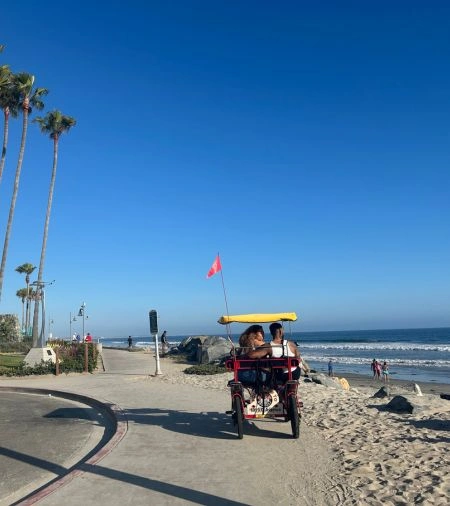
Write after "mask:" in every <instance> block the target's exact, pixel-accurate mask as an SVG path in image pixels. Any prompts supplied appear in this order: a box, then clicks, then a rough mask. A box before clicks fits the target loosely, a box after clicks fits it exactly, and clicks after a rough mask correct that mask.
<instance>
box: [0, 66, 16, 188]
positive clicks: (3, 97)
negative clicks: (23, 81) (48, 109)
mask: <svg viewBox="0 0 450 506" xmlns="http://www.w3.org/2000/svg"><path fill="white" fill-rule="evenodd" d="M0 107H1V109H2V110H3V116H4V122H3V123H4V124H3V146H2V156H1V158H0V182H1V180H2V176H3V168H4V167H5V160H6V147H7V145H8V135H9V117H10V116H12V117H13V118H17V116H18V114H19V96H18V93H17V89H16V88H15V87H14V85H13V74H12V73H11V71H10V70H9V66H8V65H2V66H1V67H0Z"/></svg>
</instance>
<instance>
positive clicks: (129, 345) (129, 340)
mask: <svg viewBox="0 0 450 506" xmlns="http://www.w3.org/2000/svg"><path fill="white" fill-rule="evenodd" d="M132 346H133V338H132V337H131V336H128V348H131V347H132Z"/></svg>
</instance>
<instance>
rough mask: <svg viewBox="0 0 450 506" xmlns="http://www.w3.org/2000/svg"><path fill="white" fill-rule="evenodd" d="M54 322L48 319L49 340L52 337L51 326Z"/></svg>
mask: <svg viewBox="0 0 450 506" xmlns="http://www.w3.org/2000/svg"><path fill="white" fill-rule="evenodd" d="M53 323H54V321H53V320H52V319H51V318H49V320H48V338H49V339H51V338H52V337H53V336H52V325H53Z"/></svg>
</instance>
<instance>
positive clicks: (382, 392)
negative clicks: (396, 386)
mask: <svg viewBox="0 0 450 506" xmlns="http://www.w3.org/2000/svg"><path fill="white" fill-rule="evenodd" d="M390 395H391V392H390V390H389V387H381V388H380V389H379V390H378V391H377V392H375V393H374V394H373V396H372V397H376V398H377V399H383V398H384V397H390Z"/></svg>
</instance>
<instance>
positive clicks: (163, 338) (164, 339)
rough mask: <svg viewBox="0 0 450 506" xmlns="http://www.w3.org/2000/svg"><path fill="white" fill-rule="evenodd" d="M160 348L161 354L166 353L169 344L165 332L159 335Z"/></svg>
mask: <svg viewBox="0 0 450 506" xmlns="http://www.w3.org/2000/svg"><path fill="white" fill-rule="evenodd" d="M161 348H162V352H163V353H167V350H168V349H169V342H168V341H167V330H165V331H164V332H163V333H162V335H161Z"/></svg>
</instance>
